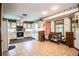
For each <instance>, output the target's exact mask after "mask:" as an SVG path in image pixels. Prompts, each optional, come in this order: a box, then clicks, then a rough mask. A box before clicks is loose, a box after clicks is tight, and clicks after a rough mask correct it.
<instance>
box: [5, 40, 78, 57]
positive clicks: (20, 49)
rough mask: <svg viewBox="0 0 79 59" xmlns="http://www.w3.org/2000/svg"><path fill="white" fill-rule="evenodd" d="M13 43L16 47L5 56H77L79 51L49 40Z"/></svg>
mask: <svg viewBox="0 0 79 59" xmlns="http://www.w3.org/2000/svg"><path fill="white" fill-rule="evenodd" d="M12 45H15V46H16V48H15V49H12V50H10V51H8V52H6V53H4V56H77V55H78V52H79V51H77V50H76V49H74V48H69V47H68V46H66V45H63V44H59V45H58V44H56V43H53V42H49V41H45V42H40V41H37V40H31V41H27V42H22V43H17V44H12Z"/></svg>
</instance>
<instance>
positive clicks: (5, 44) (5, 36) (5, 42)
mask: <svg viewBox="0 0 79 59" xmlns="http://www.w3.org/2000/svg"><path fill="white" fill-rule="evenodd" d="M8 42H9V41H8V21H2V50H3V52H4V51H7V50H8Z"/></svg>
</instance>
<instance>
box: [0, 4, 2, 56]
mask: <svg viewBox="0 0 79 59" xmlns="http://www.w3.org/2000/svg"><path fill="white" fill-rule="evenodd" d="M1 9H2V4H1V3H0V56H2V40H1Z"/></svg>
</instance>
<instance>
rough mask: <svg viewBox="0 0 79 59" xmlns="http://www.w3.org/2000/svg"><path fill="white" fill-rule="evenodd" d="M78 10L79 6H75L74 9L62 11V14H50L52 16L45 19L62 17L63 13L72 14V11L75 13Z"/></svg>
mask: <svg viewBox="0 0 79 59" xmlns="http://www.w3.org/2000/svg"><path fill="white" fill-rule="evenodd" d="M76 11H78V8H75V9H73V10H70V11H66V12H63V13H60V14H57V15H53V16H50V17H47V18H45V19H43V20H46V19H52V18H56V17H60V16H63V15H67V14H71V13H74V12H76Z"/></svg>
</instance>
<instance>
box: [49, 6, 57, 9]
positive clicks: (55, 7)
mask: <svg viewBox="0 0 79 59" xmlns="http://www.w3.org/2000/svg"><path fill="white" fill-rule="evenodd" d="M57 9H58V6H52V7H51V8H50V10H57Z"/></svg>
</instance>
